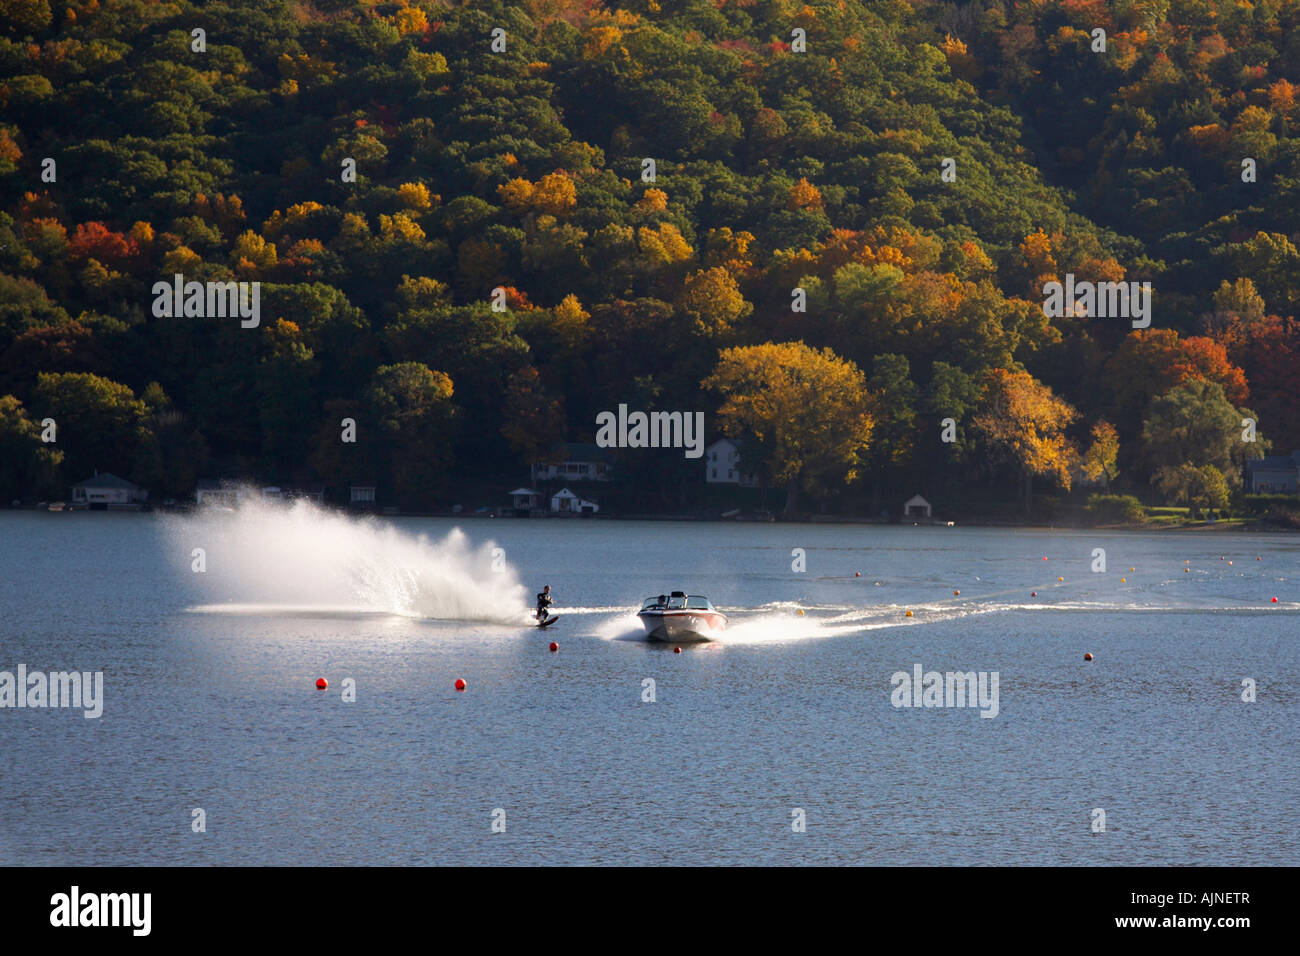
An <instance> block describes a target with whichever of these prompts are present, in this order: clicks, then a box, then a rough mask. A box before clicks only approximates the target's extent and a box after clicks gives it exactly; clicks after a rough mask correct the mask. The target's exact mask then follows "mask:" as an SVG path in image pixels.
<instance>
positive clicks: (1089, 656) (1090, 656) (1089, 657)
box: [1083, 654, 1092, 661]
mask: <svg viewBox="0 0 1300 956" xmlns="http://www.w3.org/2000/svg"><path fill="white" fill-rule="evenodd" d="M1083 659H1084V660H1085V661H1090V660H1092V655H1091V654H1084V655H1083Z"/></svg>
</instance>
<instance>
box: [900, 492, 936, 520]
mask: <svg viewBox="0 0 1300 956" xmlns="http://www.w3.org/2000/svg"><path fill="white" fill-rule="evenodd" d="M903 516H904V517H907V518H928V517H930V502H928V501H926V500H925V499H924V498H922V497H921V496H920V495H912V497H910V498H908V499H907V500H906V501H904V502H903Z"/></svg>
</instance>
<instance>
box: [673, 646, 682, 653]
mask: <svg viewBox="0 0 1300 956" xmlns="http://www.w3.org/2000/svg"><path fill="white" fill-rule="evenodd" d="M681 652H682V649H681V648H680V647H674V648H673V653H674V654H680V653H681Z"/></svg>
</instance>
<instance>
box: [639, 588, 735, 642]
mask: <svg viewBox="0 0 1300 956" xmlns="http://www.w3.org/2000/svg"><path fill="white" fill-rule="evenodd" d="M636 616H637V617H639V618H640V619H641V623H642V624H644V625H645V632H646V640H649V641H667V642H670V643H674V644H681V643H683V642H686V641H711V640H713V639H714V637H716V636H717V635H718V634H719V633H721V632H722V631H723V630H725V629H726V627H727V615H725V614H723V613H722V612H721V611H717V610H714V607H713V605H712V604H711V603H710V602H709V599H708V598H706V597H705V596H704V595H702V594H687V593H686V592H685V591H673V592H672V593H671V594H660V595H658V596H657V597H648V598H646V599H645V601H644V602H643V603H642V604H641V610H639V611H637V615H636Z"/></svg>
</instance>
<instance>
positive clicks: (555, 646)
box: [551, 641, 560, 651]
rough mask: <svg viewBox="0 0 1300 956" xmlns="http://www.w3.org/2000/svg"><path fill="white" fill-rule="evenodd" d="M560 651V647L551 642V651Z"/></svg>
mask: <svg viewBox="0 0 1300 956" xmlns="http://www.w3.org/2000/svg"><path fill="white" fill-rule="evenodd" d="M559 649H560V645H559V644H556V643H555V642H554V641H551V650H552V651H558V650H559Z"/></svg>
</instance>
